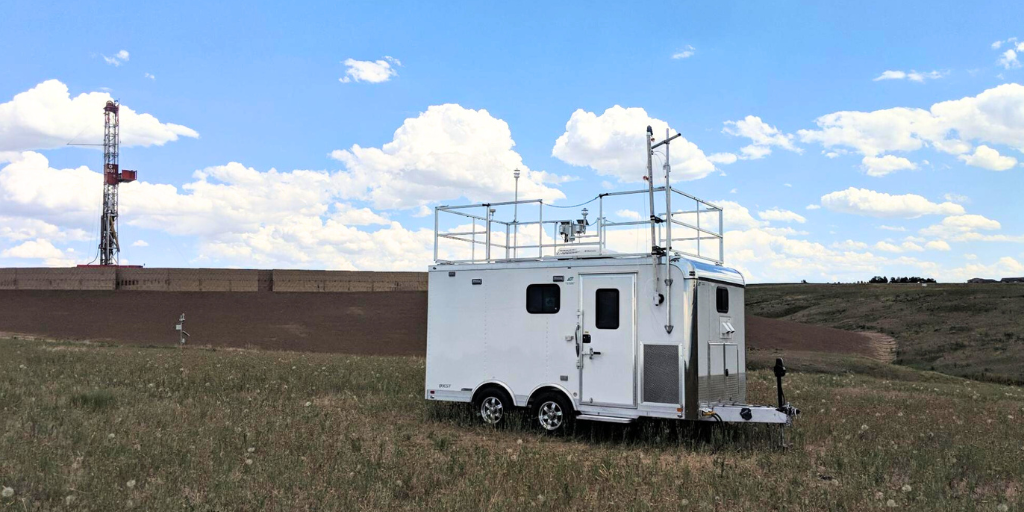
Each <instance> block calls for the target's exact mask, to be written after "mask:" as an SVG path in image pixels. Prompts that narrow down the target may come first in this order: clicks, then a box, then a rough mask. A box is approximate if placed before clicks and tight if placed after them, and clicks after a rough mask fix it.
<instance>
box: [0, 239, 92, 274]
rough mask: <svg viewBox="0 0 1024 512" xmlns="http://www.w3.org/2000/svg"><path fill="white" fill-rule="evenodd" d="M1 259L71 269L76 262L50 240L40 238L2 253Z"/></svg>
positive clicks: (0, 254) (0, 253)
mask: <svg viewBox="0 0 1024 512" xmlns="http://www.w3.org/2000/svg"><path fill="white" fill-rule="evenodd" d="M0 257H4V258H17V259H26V260H42V261H43V262H44V263H45V265H46V266H48V267H70V266H72V265H74V264H75V262H74V260H73V259H71V258H69V257H68V256H67V255H65V254H64V251H62V250H60V249H58V248H56V247H54V245H53V244H52V243H50V241H49V240H46V239H43V238H38V239H35V240H28V241H26V242H22V243H21V244H20V245H16V246H14V247H11V248H10V249H6V250H4V251H3V252H0Z"/></svg>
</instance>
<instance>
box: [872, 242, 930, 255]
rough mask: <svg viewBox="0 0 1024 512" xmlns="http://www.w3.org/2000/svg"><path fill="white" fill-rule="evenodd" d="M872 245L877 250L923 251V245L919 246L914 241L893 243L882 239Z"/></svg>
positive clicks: (897, 251)
mask: <svg viewBox="0 0 1024 512" xmlns="http://www.w3.org/2000/svg"><path fill="white" fill-rule="evenodd" d="M874 247H875V249H878V250H879V251H885V252H896V253H900V252H907V251H913V252H921V251H924V247H921V246H920V245H917V244H916V243H914V242H903V243H902V244H900V245H896V244H893V243H890V242H886V241H884V240H883V241H880V242H878V243H876V244H875V245H874Z"/></svg>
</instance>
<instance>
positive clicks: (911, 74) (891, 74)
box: [874, 70, 948, 83]
mask: <svg viewBox="0 0 1024 512" xmlns="http://www.w3.org/2000/svg"><path fill="white" fill-rule="evenodd" d="M946 74H948V73H943V72H940V71H927V72H925V71H922V72H918V71H914V70H911V71H899V70H887V71H883V72H882V74H881V75H878V76H877V77H875V78H874V81H875V82H878V81H881V80H910V81H911V82H918V83H923V82H924V81H925V80H937V79H939V78H942V77H944V76H946Z"/></svg>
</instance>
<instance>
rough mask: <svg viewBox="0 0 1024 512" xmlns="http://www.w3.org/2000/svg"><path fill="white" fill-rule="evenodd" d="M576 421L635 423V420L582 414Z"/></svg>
mask: <svg viewBox="0 0 1024 512" xmlns="http://www.w3.org/2000/svg"><path fill="white" fill-rule="evenodd" d="M576 419H578V420H583V421H603V422H605V423H621V424H626V423H633V418H620V417H616V416H598V415H596V414H581V415H579V416H576Z"/></svg>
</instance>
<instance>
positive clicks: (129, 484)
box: [125, 480, 135, 489]
mask: <svg viewBox="0 0 1024 512" xmlns="http://www.w3.org/2000/svg"><path fill="white" fill-rule="evenodd" d="M125 485H127V486H128V488H129V489H134V488H135V480H128V483H126V484H125Z"/></svg>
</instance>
